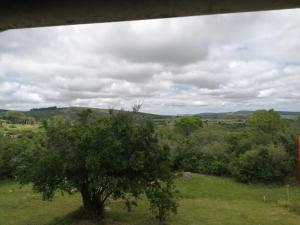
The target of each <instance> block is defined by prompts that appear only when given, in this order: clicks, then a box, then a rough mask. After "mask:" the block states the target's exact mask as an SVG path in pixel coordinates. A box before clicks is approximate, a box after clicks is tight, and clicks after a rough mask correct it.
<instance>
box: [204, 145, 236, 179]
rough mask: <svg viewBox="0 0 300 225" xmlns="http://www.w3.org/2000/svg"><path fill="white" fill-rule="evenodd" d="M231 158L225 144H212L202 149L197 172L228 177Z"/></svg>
mask: <svg viewBox="0 0 300 225" xmlns="http://www.w3.org/2000/svg"><path fill="white" fill-rule="evenodd" d="M231 159H232V156H231V154H230V152H229V147H228V145H227V144H226V143H224V142H223V143H222V142H213V143H211V144H207V145H205V146H204V147H203V149H202V151H201V155H200V159H199V172H202V173H205V174H212V175H219V176H220V175H229V174H230V172H229V162H230V161H231Z"/></svg>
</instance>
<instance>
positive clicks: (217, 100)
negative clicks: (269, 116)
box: [0, 9, 300, 115]
mask: <svg viewBox="0 0 300 225" xmlns="http://www.w3.org/2000/svg"><path fill="white" fill-rule="evenodd" d="M136 103H142V104H143V107H142V111H144V112H149V113H156V114H174V115H176V114H193V113H200V112H228V111H237V110H256V109H271V108H274V109H275V110H289V111H300V104H299V103H300V9H296V10H295V9H294V10H280V11H268V12H254V13H235V14H222V15H210V16H195V17H182V18H172V19H156V20H143V21H131V22H118V23H100V24H88V25H74V26H58V27H47V28H33V29H18V30H8V31H4V32H0V108H1V109H15V110H28V109H30V108H39V107H49V106H58V107H67V106H84V107H86V106H88V107H96V108H115V109H120V108H122V109H130V108H131V106H132V105H134V104H136Z"/></svg>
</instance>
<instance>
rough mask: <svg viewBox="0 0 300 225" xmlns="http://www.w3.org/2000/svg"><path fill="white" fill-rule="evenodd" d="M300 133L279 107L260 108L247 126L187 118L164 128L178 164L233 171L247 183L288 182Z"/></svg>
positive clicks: (217, 171)
mask: <svg viewBox="0 0 300 225" xmlns="http://www.w3.org/2000/svg"><path fill="white" fill-rule="evenodd" d="M295 134H296V132H295V130H293V129H292V128H291V127H289V126H288V125H287V123H286V122H285V121H284V120H283V119H282V118H281V116H280V115H279V114H278V113H276V112H275V111H273V110H268V111H267V110H259V111H256V112H254V113H253V114H252V115H251V116H250V117H249V118H248V119H247V121H246V123H245V126H240V127H237V128H236V129H232V128H231V129H228V127H227V126H222V125H216V126H210V127H206V126H203V125H202V123H201V121H200V119H199V118H192V117H187V118H185V117H183V118H180V119H178V121H176V123H175V127H174V129H169V130H168V131H164V132H163V135H162V137H163V138H162V139H166V140H167V141H168V142H169V143H171V146H172V147H173V150H172V153H173V154H172V155H173V168H174V169H175V170H186V171H193V172H200V173H205V174H212V175H218V176H231V177H234V178H236V179H237V180H239V181H241V182H264V183H270V182H284V181H285V180H286V179H287V178H288V177H290V176H294V175H295V173H296V160H297V147H296V135H295Z"/></svg>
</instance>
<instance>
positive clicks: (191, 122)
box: [175, 116, 203, 136]
mask: <svg viewBox="0 0 300 225" xmlns="http://www.w3.org/2000/svg"><path fill="white" fill-rule="evenodd" d="M175 127H176V129H177V130H178V131H179V132H180V133H181V134H183V135H184V136H189V135H190V134H191V133H192V132H193V131H195V130H197V129H199V128H201V127H203V123H202V120H201V119H200V118H199V117H193V116H184V117H181V118H179V119H177V120H176V121H175Z"/></svg>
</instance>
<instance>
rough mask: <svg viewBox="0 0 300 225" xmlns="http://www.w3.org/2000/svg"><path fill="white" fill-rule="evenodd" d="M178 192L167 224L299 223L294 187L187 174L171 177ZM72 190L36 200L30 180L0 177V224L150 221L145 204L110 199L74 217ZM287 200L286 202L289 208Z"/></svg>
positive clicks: (299, 191) (76, 201)
mask: <svg viewBox="0 0 300 225" xmlns="http://www.w3.org/2000/svg"><path fill="white" fill-rule="evenodd" d="M177 188H178V190H179V191H180V193H181V200H180V207H179V209H178V214H177V215H176V216H172V217H171V218H170V219H169V221H168V224H170V225H202V224H203V225H300V214H297V213H299V210H298V209H299V207H298V206H299V202H300V188H299V187H297V186H291V187H290V188H289V193H290V197H289V198H288V197H287V188H286V186H264V185H246V184H240V183H236V182H234V181H232V180H231V179H227V178H218V177H212V176H205V175H193V177H192V178H191V179H187V178H186V179H183V178H178V179H177ZM80 205H81V199H80V196H79V195H78V194H76V195H73V196H69V195H64V196H61V195H60V194H58V195H57V196H56V197H55V199H54V200H53V201H52V202H47V201H46V202H45V201H41V197H40V195H39V194H36V193H33V192H32V191H31V188H30V186H25V187H23V188H22V189H19V185H18V184H17V183H16V182H12V181H2V182H0V224H3V225H70V224H72V225H95V224H107V225H154V224H156V222H155V221H154V220H153V219H152V217H151V216H150V213H149V211H148V204H147V202H146V201H144V200H140V201H139V206H138V207H136V208H134V210H133V211H132V212H127V211H126V210H125V209H124V204H123V202H122V201H111V202H110V204H109V207H108V208H107V209H106V219H105V221H104V222H103V221H102V222H99V223H95V222H91V221H87V220H82V219H81V220H78V215H79V213H78V211H76V210H78V208H79V207H80ZM287 205H290V206H291V209H290V210H289V208H288V207H286V206H287Z"/></svg>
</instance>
